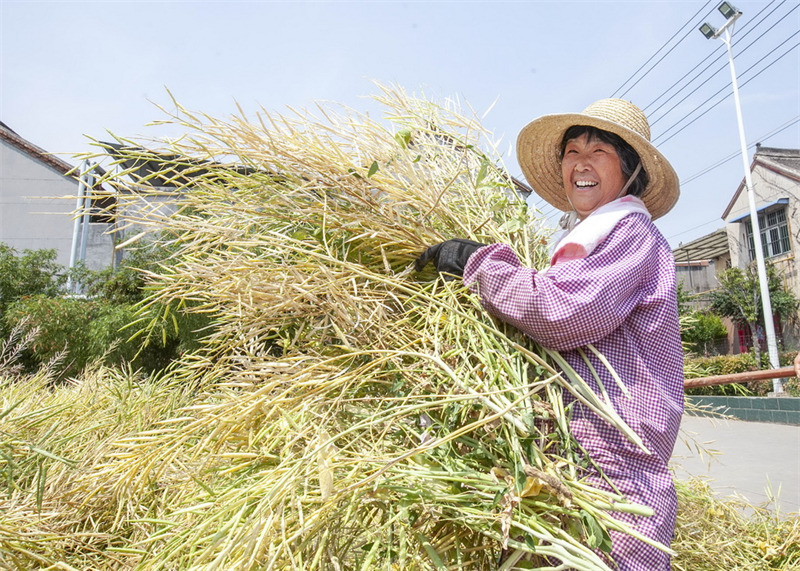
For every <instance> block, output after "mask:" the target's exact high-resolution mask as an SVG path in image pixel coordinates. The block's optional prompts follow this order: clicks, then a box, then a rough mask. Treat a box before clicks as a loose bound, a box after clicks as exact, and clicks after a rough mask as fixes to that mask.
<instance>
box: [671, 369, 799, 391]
mask: <svg viewBox="0 0 800 571" xmlns="http://www.w3.org/2000/svg"><path fill="white" fill-rule="evenodd" d="M794 376H795V372H794V367H781V368H780V369H767V370H764V371H746V372H744V373H732V374H730V375H714V376H711V377H699V378H697V379H686V380H685V381H684V382H683V387H684V388H685V389H696V388H698V387H711V386H714V385H725V384H728V383H748V382H750V381H764V380H767V379H785V378H786V377H794Z"/></svg>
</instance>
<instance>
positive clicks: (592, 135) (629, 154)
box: [561, 125, 650, 196]
mask: <svg viewBox="0 0 800 571" xmlns="http://www.w3.org/2000/svg"><path fill="white" fill-rule="evenodd" d="M584 134H585V135H587V139H588V140H589V141H595V140H597V141H601V142H603V143H608V144H609V145H611V146H612V147H614V150H615V151H616V152H617V156H619V162H620V166H621V167H622V174H624V175H625V178H626V180H627V179H629V178H630V177H631V175H632V174H633V171H634V170H636V165H638V164H639V163H640V162H641V159H640V158H639V153H637V152H636V151H634V150H633V147H631V146H630V145H629V144H628V143H626V142H625V139H623V138H622V137H620V136H619V135H616V134H614V133H611V132H609V131H603V130H602V129H598V128H597V127H590V126H589V125H573V126H572V127H570V128H569V129H567V130H566V131H564V136H563V137H561V159H562V160H563V159H564V149H565V148H566V147H567V142H568V141H570V140H572V139H577V138H578V137H580V136H581V135H584ZM649 182H650V177H649V176H647V173H646V172H645V170H644V165H642V170H640V171H639V175H638V176H637V177H636V179H635V180H634V181H633V182H632V183H631V185H630V186H629V187H628V192H627V193H626V194H630V195H631V196H641V195H642V193H644V189H646V188H647V184H648V183H649Z"/></svg>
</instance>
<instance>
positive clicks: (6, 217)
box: [0, 122, 113, 269]
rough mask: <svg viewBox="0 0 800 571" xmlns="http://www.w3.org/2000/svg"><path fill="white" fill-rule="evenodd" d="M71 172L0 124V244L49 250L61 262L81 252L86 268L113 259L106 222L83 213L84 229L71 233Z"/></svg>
mask: <svg viewBox="0 0 800 571" xmlns="http://www.w3.org/2000/svg"><path fill="white" fill-rule="evenodd" d="M73 170H74V167H73V166H72V165H70V164H69V163H67V162H65V161H63V160H62V159H60V158H58V157H56V156H55V155H52V154H50V153H47V152H46V151H44V150H43V149H41V148H40V147H38V146H36V145H34V144H33V143H31V142H30V141H27V140H26V139H24V138H23V137H21V136H20V135H19V134H17V133H16V132H15V131H13V130H12V129H11V128H10V127H9V126H8V125H6V124H5V123H3V122H0V242H3V243H5V244H7V245H9V246H11V247H12V248H14V249H15V250H17V251H20V252H21V251H22V250H41V249H53V250H55V251H56V262H58V263H59V264H61V265H63V266H69V264H70V259H71V258H75V256H76V255H77V256H81V255H83V256H84V261H85V262H86V265H87V266H88V267H90V268H91V269H100V268H103V267H107V266H108V265H110V264H111V263H112V261H113V241H112V238H111V236H109V235H108V234H107V233H106V230H107V229H108V224H107V222H106V221H104V220H103V219H101V218H97V217H87V218H88V220H87V224H86V232H84V231H83V229H82V228H81V229H79V231H78V232H77V233H76V224H75V219H74V217H73V212H74V211H75V209H76V197H77V195H78V191H79V182H78V174H79V173H77V172H73ZM76 234H77V235H76ZM82 241H85V244H86V246H85V247H82V244H81V242H82ZM76 253H77V254H76ZM75 259H79V258H75Z"/></svg>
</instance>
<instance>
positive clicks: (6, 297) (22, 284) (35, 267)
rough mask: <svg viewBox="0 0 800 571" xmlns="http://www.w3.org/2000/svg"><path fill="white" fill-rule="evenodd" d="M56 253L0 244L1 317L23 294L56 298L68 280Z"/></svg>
mask: <svg viewBox="0 0 800 571" xmlns="http://www.w3.org/2000/svg"><path fill="white" fill-rule="evenodd" d="M56 255H57V254H56V251H55V250H23V251H22V253H18V252H17V250H15V249H14V248H12V247H11V246H9V245H8V244H3V243H0V314H2V313H5V311H6V309H7V308H8V306H9V305H10V304H12V303H14V302H15V301H16V300H18V299H19V298H21V297H22V296H25V295H45V296H49V297H54V296H57V295H59V294H60V293H61V288H62V287H63V286H64V284H65V283H66V281H67V272H66V269H65V268H64V266H62V265H60V264H59V263H57V262H56Z"/></svg>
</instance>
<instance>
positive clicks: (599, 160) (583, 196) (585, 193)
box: [561, 133, 626, 220]
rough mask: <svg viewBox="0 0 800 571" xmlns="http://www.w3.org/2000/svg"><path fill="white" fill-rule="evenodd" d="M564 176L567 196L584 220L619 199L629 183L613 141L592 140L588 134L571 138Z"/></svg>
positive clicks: (566, 148) (562, 174) (563, 164)
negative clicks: (612, 143)
mask: <svg viewBox="0 0 800 571" xmlns="http://www.w3.org/2000/svg"><path fill="white" fill-rule="evenodd" d="M561 176H562V179H563V181H564V190H565V191H566V193H567V198H569V200H570V202H571V203H572V207H573V208H574V209H575V211H576V212H577V213H578V216H579V217H580V218H581V220H583V219H584V218H586V217H587V216H589V214H591V213H592V212H594V211H595V210H597V209H598V208H600V207H601V206H603V205H604V204H608V203H609V202H611V201H612V200H615V199H616V198H617V196H618V195H619V191H620V190H622V187H623V186H624V185H625V182H626V179H625V175H624V174H623V173H622V163H621V162H620V160H619V155H617V151H616V149H614V147H613V146H612V145H610V144H609V143H604V142H602V141H599V140H597V139H592V140H589V135H588V134H586V133H584V134H583V135H581V136H579V137H577V138H575V139H570V140H569V141H567V145H566V146H565V147H564V158H563V159H562V160H561Z"/></svg>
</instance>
